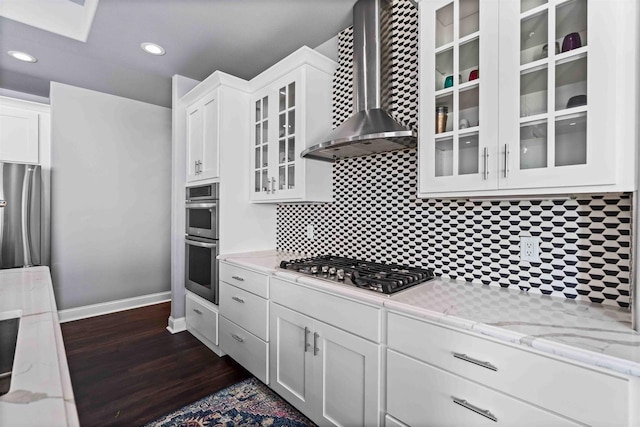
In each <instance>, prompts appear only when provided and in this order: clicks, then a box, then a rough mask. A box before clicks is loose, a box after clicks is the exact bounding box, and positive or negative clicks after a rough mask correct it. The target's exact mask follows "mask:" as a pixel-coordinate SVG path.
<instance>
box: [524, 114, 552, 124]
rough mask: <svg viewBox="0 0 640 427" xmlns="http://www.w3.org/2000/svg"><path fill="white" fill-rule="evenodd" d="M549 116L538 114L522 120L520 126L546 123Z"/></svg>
mask: <svg viewBox="0 0 640 427" xmlns="http://www.w3.org/2000/svg"><path fill="white" fill-rule="evenodd" d="M548 118H549V114H547V113H545V114H536V115H535V116H526V117H522V118H520V125H539V124H542V123H544V122H546V121H547V120H548Z"/></svg>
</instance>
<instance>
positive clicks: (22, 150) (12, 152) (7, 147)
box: [0, 98, 50, 164]
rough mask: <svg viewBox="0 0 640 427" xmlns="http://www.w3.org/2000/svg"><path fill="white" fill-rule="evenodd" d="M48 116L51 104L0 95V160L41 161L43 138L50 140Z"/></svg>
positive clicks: (16, 161)
mask: <svg viewBox="0 0 640 427" xmlns="http://www.w3.org/2000/svg"><path fill="white" fill-rule="evenodd" d="M49 116H50V113H49V106H48V105H42V104H35V103H32V102H27V101H20V100H17V99H10V98H0V162H15V163H33V164H39V163H40V161H41V159H40V143H41V140H43V141H42V142H45V143H47V144H48V139H49V135H48V132H49ZM45 140H46V141H45Z"/></svg>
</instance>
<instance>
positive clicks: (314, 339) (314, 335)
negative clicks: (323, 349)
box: [313, 332, 320, 356]
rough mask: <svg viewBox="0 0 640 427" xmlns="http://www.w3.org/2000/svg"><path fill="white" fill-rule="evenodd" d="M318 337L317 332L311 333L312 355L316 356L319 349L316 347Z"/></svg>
mask: <svg viewBox="0 0 640 427" xmlns="http://www.w3.org/2000/svg"><path fill="white" fill-rule="evenodd" d="M319 337H320V335H318V333H317V332H314V333H313V355H314V356H316V355H317V354H318V352H319V351H320V349H319V348H318V338H319Z"/></svg>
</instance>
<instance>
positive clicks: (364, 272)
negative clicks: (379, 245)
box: [280, 255, 434, 294]
mask: <svg viewBox="0 0 640 427" xmlns="http://www.w3.org/2000/svg"><path fill="white" fill-rule="evenodd" d="M280 268H283V269H286V270H293V271H297V272H298V273H302V274H308V275H311V276H313V277H317V278H319V279H325V280H330V281H333V282H338V283H343V284H345V285H350V286H356V287H358V288H363V289H369V290H372V291H376V292H380V293H383V294H393V293H395V292H399V291H402V290H404V289H407V288H410V287H411V286H415V285H418V284H420V283H424V282H426V281H428V280H431V279H433V277H434V275H433V270H431V269H428V268H427V269H424V268H415V267H407V266H404V265H399V264H382V263H378V262H369V261H361V260H357V259H351V258H343V257H338V256H333V255H323V256H319V257H313V258H304V259H294V260H290V261H282V262H281V263H280Z"/></svg>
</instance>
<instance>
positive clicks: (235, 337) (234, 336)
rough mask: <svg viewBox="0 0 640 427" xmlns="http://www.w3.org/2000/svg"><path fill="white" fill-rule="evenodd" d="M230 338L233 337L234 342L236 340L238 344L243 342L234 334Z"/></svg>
mask: <svg viewBox="0 0 640 427" xmlns="http://www.w3.org/2000/svg"><path fill="white" fill-rule="evenodd" d="M231 336H232V337H233V339H234V340H236V341H238V342H244V340H243V339H242V338H240V337H239V336H237V335H236V334H231Z"/></svg>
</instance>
